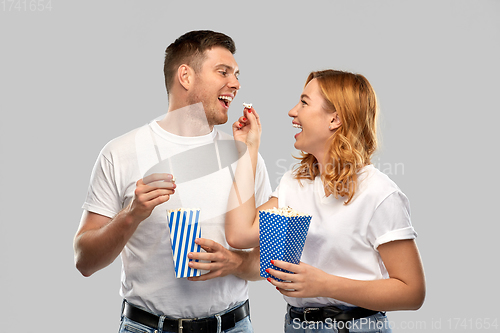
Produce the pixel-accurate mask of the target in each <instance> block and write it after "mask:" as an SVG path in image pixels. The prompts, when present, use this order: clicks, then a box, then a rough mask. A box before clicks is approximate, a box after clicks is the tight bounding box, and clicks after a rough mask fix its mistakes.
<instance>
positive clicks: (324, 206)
mask: <svg viewBox="0 0 500 333" xmlns="http://www.w3.org/2000/svg"><path fill="white" fill-rule="evenodd" d="M272 196H274V197H277V198H278V205H279V207H286V206H290V207H292V208H293V209H295V210H297V211H300V212H303V213H307V214H310V215H312V219H311V224H310V226H309V232H308V234H307V239H306V243H305V245H304V251H303V253H302V258H301V261H302V262H304V263H306V264H309V265H312V266H314V267H317V268H319V269H321V270H323V271H325V272H326V273H329V274H333V275H337V276H342V277H346V278H350V279H356V280H378V279H386V278H388V277H389V276H388V274H387V270H386V268H385V266H384V264H383V262H382V260H381V258H380V255H379V253H378V251H377V247H378V246H379V245H381V244H384V243H387V242H391V241H395V240H403V239H414V238H416V236H417V234H416V232H415V230H414V229H413V227H412V224H411V221H410V204H409V201H408V198H407V197H406V196H405V195H404V194H403V192H401V190H400V189H399V188H398V186H397V185H396V184H395V183H394V182H393V181H392V180H391V179H389V177H387V176H386V175H385V174H383V173H382V172H380V171H379V170H377V169H376V168H375V167H374V166H373V165H368V166H366V167H364V168H363V169H361V171H360V174H359V181H358V190H357V192H356V194H355V196H354V198H353V200H352V201H351V202H350V203H349V204H347V205H344V201H345V198H342V197H339V198H338V199H335V197H334V196H333V195H330V196H328V197H326V196H325V191H324V187H323V183H322V181H321V177H316V178H315V180H313V181H311V180H303V179H301V180H300V183H299V180H297V179H295V178H294V177H293V174H292V171H288V172H287V173H286V174H285V175H284V176H283V178H282V179H281V181H280V184H279V186H278V187H277V189H276V190H275V191H274V192H273V194H272ZM284 298H285V300H286V301H287V302H288V303H289V304H290V305H292V306H296V307H311V306H325V305H339V304H343V305H350V304H347V303H344V302H341V301H338V300H335V299H332V298H326V297H316V298H294V297H287V296H285V297H284Z"/></svg>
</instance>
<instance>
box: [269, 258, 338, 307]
mask: <svg viewBox="0 0 500 333" xmlns="http://www.w3.org/2000/svg"><path fill="white" fill-rule="evenodd" d="M271 263H272V264H273V265H274V266H276V267H279V268H282V269H285V270H287V271H290V272H293V273H295V274H290V273H284V272H281V271H278V270H275V269H272V268H268V269H267V270H266V271H267V272H268V273H269V274H271V275H272V276H274V277H276V278H278V279H281V280H283V281H284V282H279V281H277V280H275V279H272V278H268V279H267V280H268V281H269V282H270V283H271V284H272V285H274V286H275V287H276V289H278V291H279V292H280V293H282V294H283V295H285V296H289V297H302V298H304V297H323V296H325V295H324V292H325V284H326V283H327V281H328V279H329V278H332V277H333V276H332V275H329V274H327V273H325V272H324V271H322V270H320V269H318V268H316V267H313V266H311V265H308V264H305V263H303V262H300V263H299V264H298V265H295V264H291V263H288V262H285V261H280V260H272V261H271Z"/></svg>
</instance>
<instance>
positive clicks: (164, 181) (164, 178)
mask: <svg viewBox="0 0 500 333" xmlns="http://www.w3.org/2000/svg"><path fill="white" fill-rule="evenodd" d="M175 187H176V185H175V183H174V181H173V176H172V175H171V174H168V173H154V174H151V175H149V176H147V177H144V178H143V179H139V180H138V181H137V183H136V188H135V192H134V194H135V195H134V199H133V200H132V202H131V203H130V205H129V206H128V208H127V212H128V213H129V214H130V215H131V216H133V217H134V219H135V220H137V221H143V220H145V219H146V218H148V217H149V215H151V212H152V211H153V209H154V208H155V207H156V206H158V205H160V204H162V203H164V202H167V201H168V200H169V199H170V195H172V194H174V193H175Z"/></svg>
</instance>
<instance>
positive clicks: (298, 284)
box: [268, 240, 425, 311]
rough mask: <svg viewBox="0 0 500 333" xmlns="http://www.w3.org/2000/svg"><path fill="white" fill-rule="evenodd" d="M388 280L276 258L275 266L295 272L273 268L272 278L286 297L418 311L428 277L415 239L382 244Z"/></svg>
mask: <svg viewBox="0 0 500 333" xmlns="http://www.w3.org/2000/svg"><path fill="white" fill-rule="evenodd" d="M378 251H379V253H380V256H381V258H382V261H383V262H384V265H385V267H386V268H387V272H388V273H389V278H388V279H382V280H374V281H360V280H353V279H347V278H343V277H339V276H335V275H330V274H327V273H325V272H324V271H322V270H320V269H318V268H315V267H313V266H310V265H307V264H304V263H302V262H301V263H300V264H299V265H294V264H290V263H286V262H283V261H275V262H274V265H275V266H277V267H280V268H283V269H286V270H289V271H291V272H294V273H295V274H287V273H283V272H280V271H276V270H273V269H270V270H269V273H271V274H272V275H273V276H275V277H277V278H280V279H282V280H285V281H291V282H278V281H276V280H274V279H268V280H269V282H271V283H272V284H273V285H275V286H276V287H277V288H278V290H279V291H280V292H281V293H282V294H283V295H285V296H290V297H329V298H334V299H337V300H339V301H343V302H346V303H350V304H354V305H356V306H360V307H363V308H367V309H371V310H375V311H393V310H417V309H419V308H420V307H421V306H422V304H423V302H424V298H425V276H424V269H423V266H422V262H421V259H420V254H419V252H418V248H417V245H416V243H415V241H414V240H399V241H393V242H389V243H386V244H382V245H380V246H379V247H378Z"/></svg>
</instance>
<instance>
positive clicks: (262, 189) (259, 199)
mask: <svg viewBox="0 0 500 333" xmlns="http://www.w3.org/2000/svg"><path fill="white" fill-rule="evenodd" d="M271 191H272V189H271V183H270V182H269V174H268V173H267V168H266V164H265V162H264V159H263V158H262V156H261V155H260V154H259V155H258V160H257V171H256V174H255V205H256V206H257V207H259V206H260V205H262V204H264V203H266V202H267V201H268V200H269V198H270V195H271Z"/></svg>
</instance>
